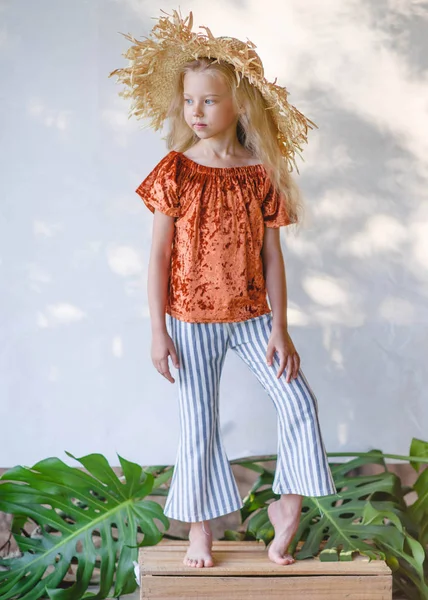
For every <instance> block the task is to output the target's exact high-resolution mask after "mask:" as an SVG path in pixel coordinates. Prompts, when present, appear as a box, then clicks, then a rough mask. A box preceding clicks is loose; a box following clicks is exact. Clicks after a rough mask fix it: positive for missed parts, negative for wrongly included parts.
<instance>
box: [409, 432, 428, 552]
mask: <svg viewBox="0 0 428 600" xmlns="http://www.w3.org/2000/svg"><path fill="white" fill-rule="evenodd" d="M411 453H412V455H414V456H419V457H428V443H427V442H422V440H418V439H416V438H414V439H413V440H412V445H411ZM411 464H412V466H414V468H415V470H416V471H418V470H419V466H420V463H411ZM413 490H414V491H415V492H416V493H417V499H416V500H415V502H414V503H413V504H412V505H411V506H410V507H409V515H410V517H411V518H412V519H413V521H414V523H415V525H416V527H417V528H418V529H419V540H420V542H421V544H422V545H423V546H426V545H427V544H428V469H426V468H425V469H424V470H423V471H422V472H421V473H420V475H419V476H418V478H417V480H416V481H415V483H414V485H413Z"/></svg>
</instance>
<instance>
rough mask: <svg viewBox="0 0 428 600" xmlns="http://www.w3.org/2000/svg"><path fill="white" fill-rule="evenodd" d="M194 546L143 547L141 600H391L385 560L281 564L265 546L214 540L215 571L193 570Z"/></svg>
mask: <svg viewBox="0 0 428 600" xmlns="http://www.w3.org/2000/svg"><path fill="white" fill-rule="evenodd" d="M188 545H189V542H182V541H178V540H174V541H172V540H162V541H161V542H160V543H159V544H157V545H156V546H151V547H148V548H140V550H139V568H140V579H141V595H140V598H141V599H150V600H154V599H156V600H163V599H164V598H165V599H166V598H168V599H170V598H186V599H187V598H189V599H190V598H198V599H200V600H218V599H219V598H221V599H222V600H244V599H245V600H253V599H254V600H256V599H257V600H260V598H263V597H264V598H265V599H266V600H268V599H269V600H270V599H278V600H279V599H280V598H281V600H284V599H286V598H289V599H290V600H343V599H344V598H346V599H347V600H391V599H392V573H391V570H390V568H389V567H388V566H387V565H386V563H385V562H384V561H381V560H373V561H371V562H369V559H368V558H367V557H364V556H356V557H355V558H354V559H353V560H352V561H347V562H321V561H320V560H319V558H318V557H316V558H310V559H305V560H296V562H294V563H293V564H291V565H277V564H276V563H273V562H272V561H271V560H269V558H268V555H267V550H266V549H265V545H264V543H263V542H222V541H219V540H215V541H213V560H214V566H213V567H199V568H198V567H188V566H186V565H184V564H183V558H184V556H185V553H186V551H187V548H188Z"/></svg>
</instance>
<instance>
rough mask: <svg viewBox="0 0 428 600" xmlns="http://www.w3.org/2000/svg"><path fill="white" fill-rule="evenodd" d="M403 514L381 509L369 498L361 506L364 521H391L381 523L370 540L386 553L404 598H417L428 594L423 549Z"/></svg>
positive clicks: (369, 522) (370, 522) (427, 596)
mask: <svg viewBox="0 0 428 600" xmlns="http://www.w3.org/2000/svg"><path fill="white" fill-rule="evenodd" d="M400 517H402V515H400V516H399V515H397V514H395V513H392V512H390V511H388V510H381V509H379V507H377V508H376V507H375V505H374V504H373V503H371V502H367V503H366V505H365V507H364V513H363V521H362V522H363V524H364V525H369V524H383V523H384V522H385V521H387V522H388V523H390V524H391V526H388V527H381V528H380V530H379V532H378V533H377V534H376V535H375V536H374V538H373V540H374V542H375V543H376V546H377V547H378V548H380V549H381V550H382V551H383V552H384V554H385V556H386V562H387V563H388V565H389V567H390V568H391V569H392V571H394V583H395V585H396V586H397V588H398V589H400V590H401V591H402V592H403V593H405V595H406V598H409V599H413V598H414V599H415V600H419V599H420V598H428V585H427V582H426V581H425V573H424V561H425V550H424V548H423V546H422V544H421V543H420V542H419V541H418V540H416V539H414V538H413V536H411V535H410V534H409V533H408V531H406V528H405V527H404V526H403V523H402V521H403V520H404V519H403V518H400Z"/></svg>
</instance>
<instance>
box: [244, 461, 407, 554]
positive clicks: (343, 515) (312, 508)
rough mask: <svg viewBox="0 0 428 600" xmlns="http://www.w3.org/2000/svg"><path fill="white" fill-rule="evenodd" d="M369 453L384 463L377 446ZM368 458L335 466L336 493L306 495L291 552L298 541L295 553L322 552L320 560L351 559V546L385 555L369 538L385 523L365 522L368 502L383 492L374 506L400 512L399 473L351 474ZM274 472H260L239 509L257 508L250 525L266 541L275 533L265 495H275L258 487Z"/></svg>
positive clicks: (267, 482)
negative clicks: (316, 495)
mask: <svg viewBox="0 0 428 600" xmlns="http://www.w3.org/2000/svg"><path fill="white" fill-rule="evenodd" d="M371 453H372V454H373V453H374V454H375V455H374V456H373V458H371V460H370V462H373V463H375V464H380V465H382V466H383V467H385V461H384V459H383V456H382V453H380V451H378V450H374V451H372V452H371ZM364 463H365V461H364V457H358V458H355V459H354V460H351V461H349V462H347V463H344V464H339V465H334V466H332V467H331V471H332V475H333V478H334V480H335V484H336V489H337V490H338V494H337V495H331V496H322V497H305V498H304V499H303V502H302V514H301V518H300V523H299V527H298V529H297V532H296V534H295V536H294V538H293V541H292V542H291V544H290V548H289V551H290V552H294V551H295V550H296V547H297V544H299V542H300V543H302V542H303V544H302V545H301V548H300V550H299V552H298V553H297V554H296V559H304V558H308V557H313V556H317V555H319V558H320V560H328V561H331V560H352V553H353V552H359V553H361V554H365V555H367V556H369V557H370V558H371V559H374V558H384V555H383V553H382V552H381V551H377V550H376V548H374V547H373V545H372V544H369V543H367V542H366V540H371V539H372V538H373V536H374V535H376V533H378V530H379V531H380V532H382V531H383V526H382V525H377V524H367V525H364V526H363V525H362V520H363V514H364V508H365V506H366V503H367V500H368V498H370V497H371V496H372V495H373V494H376V495H377V496H379V495H381V496H382V497H381V498H380V499H379V502H378V503H375V504H373V506H378V507H381V508H382V509H383V510H388V511H390V512H391V513H392V514H393V513H394V512H398V511H399V510H400V507H401V506H402V504H403V500H402V496H401V493H400V490H401V488H400V481H399V479H398V477H397V476H396V475H394V474H393V473H388V472H383V473H380V474H378V475H359V476H349V475H348V473H349V472H351V471H353V470H355V469H357V468H358V467H360V466H361V465H362V464H364ZM273 476H274V474H273V473H272V472H271V471H268V470H264V471H263V473H261V474H260V475H259V477H258V479H257V481H256V482H255V484H254V485H253V487H252V489H251V491H250V493H249V494H248V496H247V497H246V498H245V501H244V506H243V507H242V509H241V516H242V517H247V516H249V515H251V514H252V513H253V512H254V511H255V510H258V512H256V514H253V516H251V517H250V520H249V522H248V525H247V531H248V532H249V534H250V535H252V536H254V537H255V538H256V539H262V540H263V541H264V542H265V544H266V545H267V544H268V543H269V542H270V540H271V539H272V538H273V536H274V530H273V527H272V524H271V523H270V520H269V517H268V514H267V506H266V499H268V498H269V497H270V496H272V495H273V496H275V495H274V494H273V493H272V491H271V490H266V489H264V490H259V488H260V487H262V486H265V485H272V481H273ZM384 497H386V498H389V499H384ZM276 498H278V496H276Z"/></svg>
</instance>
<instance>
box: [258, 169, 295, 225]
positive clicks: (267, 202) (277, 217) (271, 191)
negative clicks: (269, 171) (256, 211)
mask: <svg viewBox="0 0 428 600" xmlns="http://www.w3.org/2000/svg"><path fill="white" fill-rule="evenodd" d="M262 214H263V220H264V224H265V225H266V227H282V226H284V225H290V223H291V220H290V217H289V215H288V212H287V209H286V205H285V199H284V197H283V195H282V194H281V193H280V192H278V190H277V189H276V188H275V186H274V185H273V183H272V182H271V181H270V179H269V178H266V184H265V195H264V198H263V201H262Z"/></svg>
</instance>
